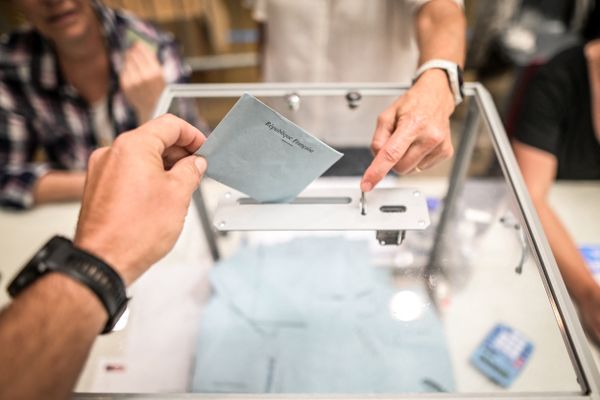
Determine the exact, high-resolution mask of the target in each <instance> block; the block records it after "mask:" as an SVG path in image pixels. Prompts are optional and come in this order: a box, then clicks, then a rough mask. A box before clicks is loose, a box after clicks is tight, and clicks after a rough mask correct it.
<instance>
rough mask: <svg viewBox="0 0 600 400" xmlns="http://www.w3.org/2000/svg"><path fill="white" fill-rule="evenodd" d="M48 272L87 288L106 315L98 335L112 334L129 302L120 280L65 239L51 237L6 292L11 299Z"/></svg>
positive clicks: (116, 274) (108, 268) (108, 267)
mask: <svg viewBox="0 0 600 400" xmlns="http://www.w3.org/2000/svg"><path fill="white" fill-rule="evenodd" d="M48 272H59V273H62V274H65V275H68V276H69V277H71V278H73V279H75V280H77V281H79V282H81V283H82V284H83V285H85V286H87V287H88V288H89V289H90V290H91V291H92V292H93V293H94V294H95V295H96V296H97V297H98V299H99V300H100V302H101V303H102V305H103V306H104V308H105V309H106V312H107V314H108V321H107V322H106V325H105V326H104V329H103V330H102V333H103V334H104V333H108V332H111V331H112V329H113V328H114V326H115V325H116V323H117V322H118V320H119V318H120V317H121V315H122V314H123V312H124V311H125V309H126V307H127V302H128V300H129V299H128V298H127V292H126V289H125V284H124V282H123V279H121V277H120V275H119V274H118V273H117V272H116V271H115V270H114V269H113V268H111V267H110V266H109V265H108V264H107V263H105V262H104V261H103V260H101V259H100V258H98V257H96V256H94V255H92V254H90V253H88V252H86V251H84V250H82V249H79V248H77V247H75V246H74V245H73V242H71V241H70V240H69V239H66V238H64V237H61V236H54V237H53V238H52V239H50V240H49V241H48V243H46V245H45V246H44V247H43V248H42V249H41V250H40V251H39V252H38V254H36V255H35V256H34V257H33V258H32V259H31V260H30V261H29V263H27V265H26V266H25V268H24V269H23V271H21V273H19V274H18V275H17V277H16V278H15V279H14V280H13V281H12V282H11V284H10V285H9V287H8V293H9V294H10V295H11V296H12V297H15V296H16V295H18V294H19V293H20V292H21V291H23V290H24V289H25V288H26V287H28V286H29V285H30V284H32V283H33V282H34V281H35V280H37V279H38V278H39V277H41V276H42V275H44V274H45V273H48Z"/></svg>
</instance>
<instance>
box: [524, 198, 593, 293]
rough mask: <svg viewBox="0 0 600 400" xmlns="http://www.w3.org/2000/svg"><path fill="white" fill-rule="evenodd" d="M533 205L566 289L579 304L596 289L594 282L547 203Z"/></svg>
mask: <svg viewBox="0 0 600 400" xmlns="http://www.w3.org/2000/svg"><path fill="white" fill-rule="evenodd" d="M534 203H535V207H536V209H537V211H538V215H539V217H540V220H541V222H542V225H543V227H544V232H545V233H546V237H547V238H548V242H549V243H550V247H551V249H552V253H553V254H554V258H555V259H556V263H557V264H558V267H559V269H560V272H561V274H562V276H563V280H564V281H565V284H566V285H567V289H568V290H569V293H570V294H571V296H572V297H573V299H574V300H575V302H576V303H577V304H581V302H583V301H585V299H586V298H587V297H588V296H589V295H590V293H591V291H593V290H594V289H595V288H596V286H597V284H596V281H595V280H594V277H593V276H592V274H591V272H590V271H589V269H588V268H587V265H586V264H585V261H584V259H583V257H582V256H581V253H580V252H579V250H578V249H577V245H576V244H575V242H574V241H573V239H572V238H571V235H569V233H568V232H567V230H566V229H565V227H564V226H563V224H562V223H561V221H560V219H559V218H558V216H557V215H556V214H555V213H554V210H552V208H551V207H550V205H549V204H548V203H547V201H546V200H545V199H537V200H535V199H534Z"/></svg>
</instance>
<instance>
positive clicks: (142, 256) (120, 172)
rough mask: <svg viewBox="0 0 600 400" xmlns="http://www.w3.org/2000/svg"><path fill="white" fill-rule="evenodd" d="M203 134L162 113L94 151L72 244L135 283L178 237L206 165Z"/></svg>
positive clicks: (185, 123)
mask: <svg viewBox="0 0 600 400" xmlns="http://www.w3.org/2000/svg"><path fill="white" fill-rule="evenodd" d="M204 140H205V137H204V135H203V134H202V133H201V132H200V131H199V130H197V129H196V128H194V127H193V126H192V125H190V124H188V123H187V122H185V121H183V120H181V119H179V118H177V117H175V116H173V115H163V116H162V117H160V118H157V119H155V120H152V121H150V122H148V123H146V124H144V125H142V126H140V127H139V128H137V129H135V130H133V131H130V132H127V133H124V134H122V135H119V136H118V137H117V139H116V140H115V142H114V144H113V145H112V147H109V148H101V149H98V150H96V151H94V153H92V156H91V157H90V162H89V167H88V174H87V181H86V186H85V191H84V193H83V202H82V206H81V212H80V215H79V222H78V224H77V233H76V235H75V244H76V245H77V246H78V247H80V248H82V249H84V250H87V251H89V252H90V253H92V254H95V255H97V256H98V257H100V258H101V259H103V260H105V261H106V262H107V263H108V264H110V265H111V266H112V267H113V268H115V269H116V270H117V271H118V272H119V274H120V275H121V277H122V278H123V279H124V281H125V283H126V284H127V285H129V284H131V283H132V282H133V281H134V280H135V279H136V278H138V277H139V276H140V275H141V274H142V273H143V272H144V271H146V270H147V269H148V268H149V267H150V266H151V265H152V264H154V263H155V262H156V261H158V260H159V259H161V258H162V257H163V256H164V255H165V254H167V252H168V251H169V250H171V248H172V247H173V245H174V244H175V241H176V240H177V238H178V237H179V234H180V233H181V229H182V228H183V222H184V220H185V216H186V213H187V210H188V207H189V204H190V200H191V197H192V193H193V192H194V190H196V188H197V187H198V184H199V182H200V178H201V177H202V174H203V173H204V171H205V170H206V161H205V160H204V159H203V158H200V157H197V156H194V155H192V154H193V153H194V152H195V151H196V150H198V148H200V146H201V145H202V143H204Z"/></svg>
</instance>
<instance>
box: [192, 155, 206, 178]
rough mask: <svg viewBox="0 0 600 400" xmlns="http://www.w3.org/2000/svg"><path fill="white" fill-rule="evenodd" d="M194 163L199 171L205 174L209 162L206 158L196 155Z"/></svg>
mask: <svg viewBox="0 0 600 400" xmlns="http://www.w3.org/2000/svg"><path fill="white" fill-rule="evenodd" d="M194 165H196V168H197V169H198V172H200V173H201V174H203V173H204V171H206V167H207V164H206V160H205V159H204V158H202V157H196V159H195V160H194Z"/></svg>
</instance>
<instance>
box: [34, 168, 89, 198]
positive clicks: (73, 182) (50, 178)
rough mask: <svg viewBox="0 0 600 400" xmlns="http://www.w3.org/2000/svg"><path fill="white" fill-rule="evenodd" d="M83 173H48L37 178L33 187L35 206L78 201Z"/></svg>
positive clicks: (80, 194) (81, 190)
mask: <svg viewBox="0 0 600 400" xmlns="http://www.w3.org/2000/svg"><path fill="white" fill-rule="evenodd" d="M84 183H85V172H66V171H50V172H48V173H47V174H46V175H43V176H41V177H40V178H38V180H37V182H36V183H35V186H34V187H33V202H34V203H35V204H43V203H53V202H57V201H70V200H80V199H81V196H82V194H83V185H84Z"/></svg>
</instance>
